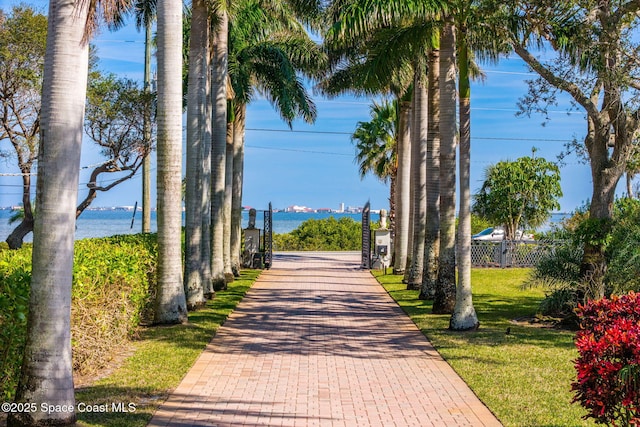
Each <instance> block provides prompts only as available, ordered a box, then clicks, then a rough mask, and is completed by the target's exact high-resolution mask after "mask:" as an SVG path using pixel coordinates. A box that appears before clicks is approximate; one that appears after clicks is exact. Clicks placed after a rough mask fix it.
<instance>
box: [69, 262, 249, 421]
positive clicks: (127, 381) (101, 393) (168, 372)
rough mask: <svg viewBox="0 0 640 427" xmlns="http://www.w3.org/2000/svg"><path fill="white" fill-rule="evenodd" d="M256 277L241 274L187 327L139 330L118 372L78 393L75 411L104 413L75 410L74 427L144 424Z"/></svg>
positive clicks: (191, 316)
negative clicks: (86, 408) (92, 409)
mask: <svg viewBox="0 0 640 427" xmlns="http://www.w3.org/2000/svg"><path fill="white" fill-rule="evenodd" d="M258 274H259V272H258V271H256V270H248V271H247V270H245V271H243V272H242V275H241V277H240V278H236V280H235V281H234V282H232V283H230V284H229V289H228V290H227V291H221V292H218V293H216V297H215V298H214V299H213V300H211V301H209V302H208V303H207V306H206V307H205V308H204V309H202V310H199V311H197V312H192V313H190V314H189V323H188V324H186V325H174V326H166V327H150V328H143V329H142V330H141V331H140V337H139V339H138V340H137V341H136V342H135V343H134V349H133V353H132V354H131V355H130V356H129V357H127V358H126V360H125V361H124V363H123V364H122V365H121V366H120V367H119V368H117V369H116V370H115V371H114V372H113V373H111V374H110V375H109V376H107V377H105V378H103V379H100V380H98V381H96V382H95V383H94V384H92V385H91V386H89V387H84V388H81V389H79V390H77V391H76V402H77V403H76V407H79V406H78V405H80V404H81V403H82V405H85V406H86V405H91V406H92V407H93V405H106V408H107V411H105V412H78V413H77V416H78V425H79V426H114V427H115V426H118V427H119V426H122V427H136V426H146V425H147V424H148V422H149V420H150V419H151V417H152V415H153V413H154V412H155V410H156V409H157V407H158V406H159V405H160V404H161V403H162V402H164V400H166V398H167V397H168V395H169V392H170V391H171V390H172V389H174V388H175V387H177V385H178V384H179V383H180V380H181V379H182V378H183V377H184V375H185V374H186V373H187V371H188V370H189V368H190V367H191V366H192V365H193V363H194V362H195V360H196V358H197V357H198V355H200V353H201V352H202V350H203V349H204V348H205V346H206V345H207V344H208V343H209V341H210V340H211V338H212V337H213V335H214V334H215V331H216V330H217V329H218V327H219V326H220V325H222V324H223V323H224V321H225V319H226V318H227V316H228V315H229V314H230V313H231V312H232V311H233V309H234V308H235V307H236V305H237V304H238V303H239V302H240V300H241V299H242V298H243V296H244V295H245V293H246V292H247V290H248V289H249V288H250V287H251V285H252V284H253V282H254V281H255V279H256V278H257V276H258ZM114 404H115V405H118V404H122V405H124V408H125V409H132V411H130V412H124V411H113V410H112V409H113V408H112V405H114ZM129 404H132V405H131V406H129ZM102 408H104V407H102ZM97 409H98V410H100V409H101V408H100V407H98V408H97Z"/></svg>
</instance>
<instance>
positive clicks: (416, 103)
mask: <svg viewBox="0 0 640 427" xmlns="http://www.w3.org/2000/svg"><path fill="white" fill-rule="evenodd" d="M414 68H415V73H414V82H413V110H414V119H413V122H412V129H413V132H412V134H411V136H412V137H413V141H412V143H411V150H412V153H411V162H412V164H411V175H412V176H411V187H412V191H411V195H412V197H413V203H412V204H411V206H412V209H411V210H412V214H413V218H412V224H413V227H412V232H411V234H412V239H411V245H410V247H411V256H410V265H409V266H408V269H407V271H408V272H407V274H406V282H407V289H414V290H416V289H420V287H421V286H422V274H423V269H424V245H425V239H426V236H425V233H426V219H427V218H426V215H427V200H426V198H427V187H426V185H427V168H426V162H427V137H428V133H427V123H428V120H424V119H423V117H424V116H425V115H426V114H427V111H426V110H427V101H428V98H427V87H426V74H425V70H424V69H423V66H421V64H420V63H417V62H416V64H415V65H414Z"/></svg>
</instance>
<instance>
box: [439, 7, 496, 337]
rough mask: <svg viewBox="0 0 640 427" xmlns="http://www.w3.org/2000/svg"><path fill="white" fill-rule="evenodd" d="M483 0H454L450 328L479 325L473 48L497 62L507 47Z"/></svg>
mask: <svg viewBox="0 0 640 427" xmlns="http://www.w3.org/2000/svg"><path fill="white" fill-rule="evenodd" d="M482 6H483V5H482V4H481V2H477V1H474V0H459V1H457V2H456V3H455V14H454V16H455V21H456V25H457V29H458V31H457V42H456V52H457V64H458V66H457V68H458V93H459V97H458V102H459V117H460V158H459V162H460V165H459V169H460V213H459V218H460V219H459V224H458V246H457V250H458V252H457V262H458V285H457V289H456V304H455V307H454V311H453V315H452V316H451V320H450V322H449V327H450V329H453V330H472V329H477V328H478V326H479V322H478V317H477V315H476V312H475V309H474V307H473V299H472V294H471V189H470V163H471V85H470V78H471V76H472V75H475V76H478V75H479V74H480V73H479V71H478V70H477V68H476V67H475V63H474V61H472V54H473V52H475V53H476V56H477V57H479V58H480V59H482V60H485V61H491V62H496V61H497V60H498V56H499V54H500V53H501V52H506V51H508V49H507V47H506V44H504V42H500V41H496V40H497V39H499V38H497V37H494V35H493V34H487V30H486V25H485V19H486V16H487V15H489V14H491V13H492V10H490V9H489V10H481V7H482Z"/></svg>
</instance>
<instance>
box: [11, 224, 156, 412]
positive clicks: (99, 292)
mask: <svg viewBox="0 0 640 427" xmlns="http://www.w3.org/2000/svg"><path fill="white" fill-rule="evenodd" d="M155 253H156V246H155V235H150V234H144V235H128V236H113V237H107V238H102V239H85V240H79V241H77V242H76V245H75V260H74V274H73V287H72V291H71V293H72V295H71V298H72V302H71V336H72V342H71V344H72V348H73V367H74V372H75V373H78V374H89V373H92V372H93V371H95V370H97V369H99V368H101V367H103V366H104V365H105V364H106V363H108V362H109V360H110V359H111V358H112V357H113V356H114V353H115V352H117V350H118V349H119V347H121V346H122V345H123V344H124V343H125V342H127V339H128V338H131V337H132V336H133V334H134V333H135V330H136V327H137V326H138V324H139V322H140V321H141V320H142V319H143V317H144V316H145V309H146V308H147V302H148V301H149V300H150V299H151V298H152V295H153V292H152V290H150V286H151V284H153V283H155V259H156V256H155ZM30 280H31V249H30V248H23V249H20V250H16V251H9V250H6V251H0V339H1V342H2V347H0V349H1V351H0V396H1V397H2V398H3V400H11V399H12V397H13V394H14V392H15V388H16V385H17V382H18V376H19V374H20V364H21V362H22V354H23V353H24V344H25V339H26V328H27V325H26V323H27V322H26V319H27V314H28V310H29V283H30Z"/></svg>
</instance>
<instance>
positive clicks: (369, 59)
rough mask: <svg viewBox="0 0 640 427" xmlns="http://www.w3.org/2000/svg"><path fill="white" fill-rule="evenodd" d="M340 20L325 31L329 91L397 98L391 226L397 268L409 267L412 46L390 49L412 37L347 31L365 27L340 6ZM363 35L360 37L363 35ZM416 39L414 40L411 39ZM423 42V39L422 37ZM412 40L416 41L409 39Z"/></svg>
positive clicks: (390, 31)
mask: <svg viewBox="0 0 640 427" xmlns="http://www.w3.org/2000/svg"><path fill="white" fill-rule="evenodd" d="M333 19H334V20H335V21H336V22H335V23H334V24H333V26H332V27H331V29H330V30H329V31H327V33H326V34H325V44H326V45H327V48H328V49H329V51H330V56H333V57H334V58H335V59H334V60H333V61H334V63H335V64H337V66H335V68H334V70H332V73H331V75H330V76H329V77H328V78H327V79H326V80H325V81H324V82H323V83H322V85H321V88H322V90H323V91H324V92H325V93H327V94H330V95H331V94H336V93H343V92H352V93H356V94H376V93H377V94H380V93H383V94H389V93H392V94H393V95H394V96H395V97H396V99H397V101H398V102H397V107H398V129H397V134H396V137H397V147H396V150H397V156H398V161H397V169H396V171H395V172H396V175H397V179H396V180H394V184H395V185H394V194H395V196H394V199H392V200H391V201H390V203H391V210H390V212H391V215H390V217H391V224H392V226H391V228H392V231H393V236H394V243H393V245H394V249H393V250H394V267H393V270H394V272H395V273H401V272H403V271H404V270H405V268H406V264H407V257H408V240H409V235H408V233H409V219H410V217H409V212H410V185H409V184H410V164H411V149H410V146H411V142H410V127H409V122H410V120H409V119H410V115H411V94H412V89H411V87H410V85H411V81H412V74H413V72H412V67H411V59H412V54H411V50H410V49H409V50H408V49H406V48H399V49H389V45H390V43H392V42H393V43H395V44H394V46H397V47H400V46H403V45H405V43H403V42H404V41H407V39H406V38H405V37H403V36H405V35H406V34H408V32H405V33H403V34H402V35H401V36H400V37H398V36H397V31H398V30H397V28H395V27H392V28H387V29H378V30H376V31H375V32H369V33H366V34H360V33H359V32H354V33H349V34H347V35H345V34H342V30H341V28H342V27H343V26H344V27H348V28H349V29H351V28H360V27H359V24H358V23H354V22H351V16H343V15H341V11H340V10H338V11H336V15H335V16H333ZM360 36H361V38H359V37H360ZM412 43H413V42H412ZM418 44H419V42H418ZM409 46H411V44H410V45H409Z"/></svg>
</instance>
